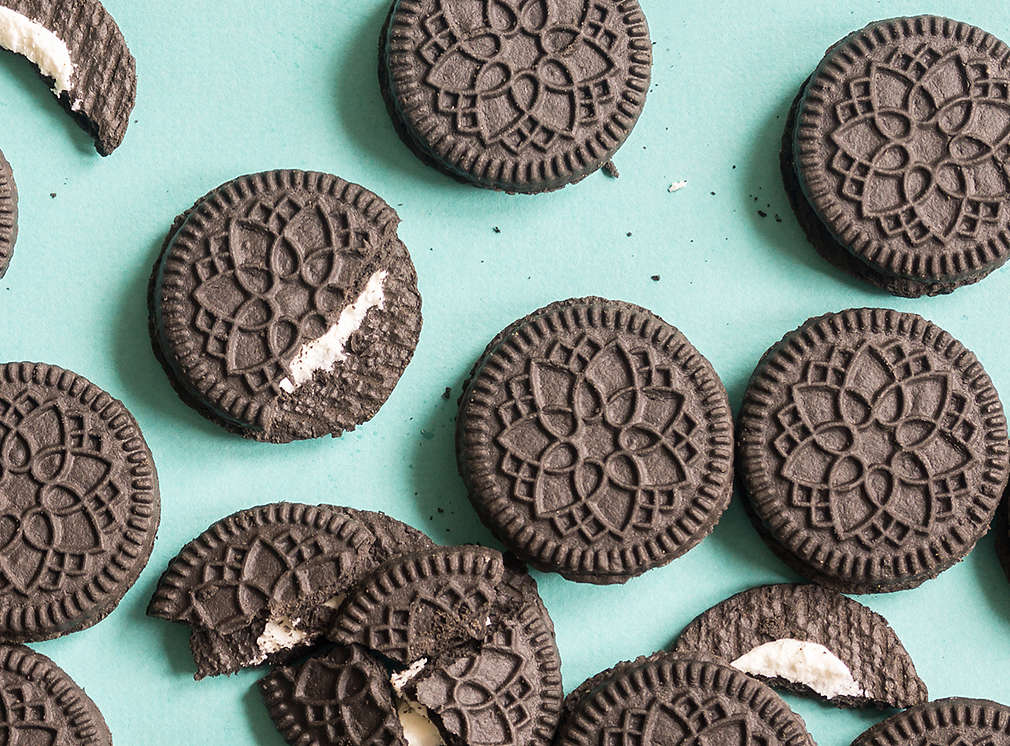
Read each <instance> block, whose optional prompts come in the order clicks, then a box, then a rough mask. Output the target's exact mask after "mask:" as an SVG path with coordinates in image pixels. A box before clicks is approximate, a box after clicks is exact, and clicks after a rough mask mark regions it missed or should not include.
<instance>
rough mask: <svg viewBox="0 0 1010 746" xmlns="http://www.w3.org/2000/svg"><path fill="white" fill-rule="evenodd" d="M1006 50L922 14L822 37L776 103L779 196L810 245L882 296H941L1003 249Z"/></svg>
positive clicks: (1008, 109)
mask: <svg viewBox="0 0 1010 746" xmlns="http://www.w3.org/2000/svg"><path fill="white" fill-rule="evenodd" d="M1008 159H1010V49H1008V48H1007V47H1006V45H1005V44H1003V42H1001V41H1000V40H999V39H996V38H995V37H993V36H991V35H990V34H987V33H986V32H984V31H982V30H981V29H978V28H975V27H974V26H969V25H967V24H964V23H959V22H957V21H952V20H950V19H947V18H939V17H936V16H917V17H914V18H896V19H891V20H886V21H879V22H877V23H873V24H871V25H869V26H867V27H866V28H864V29H862V30H861V31H857V32H855V33H853V34H850V35H849V36H847V37H846V38H845V39H842V40H841V41H840V42H838V43H837V44H835V45H834V46H833V47H831V48H830V49H829V50H828V52H827V54H826V55H825V57H824V59H823V60H822V61H821V63H820V65H819V66H818V67H817V69H816V70H815V71H814V73H813V75H812V76H811V77H810V78H809V79H808V80H807V82H806V83H805V84H804V86H803V88H802V89H801V91H800V94H799V96H798V97H797V99H796V101H795V103H794V105H793V108H792V110H791V112H790V116H789V122H788V124H787V127H786V136H785V139H784V140H783V150H782V168H783V175H784V177H785V181H786V187H787V192H788V193H789V196H790V199H791V200H792V203H793V207H794V209H795V211H796V213H797V216H798V218H799V221H800V223H801V225H802V226H803V228H804V229H805V230H806V232H807V235H808V236H809V238H810V240H811V242H812V243H813V245H814V246H815V247H816V248H817V250H818V251H819V252H821V253H822V254H824V255H825V256H826V257H827V258H828V259H829V260H831V261H832V262H834V263H836V264H840V265H841V266H843V267H845V268H847V269H849V270H850V271H852V272H853V273H854V274H856V275H858V276H860V277H862V278H864V279H866V280H868V281H870V282H872V283H874V284H876V285H879V286H880V287H882V288H884V289H885V290H887V291H888V292H890V293H893V294H895V295H902V296H908V297H917V296H920V295H936V294H939V293H949V292H951V291H953V290H955V289H956V288H958V287H960V286H962V285H967V284H969V283H973V282H977V281H978V280H980V279H982V278H983V277H985V276H986V275H987V274H989V273H990V272H992V271H993V270H994V269H996V268H997V267H999V266H1000V265H1002V264H1003V263H1004V262H1005V261H1006V259H1007V256H1008V255H1010V230H1008V223H1010V172H1008V171H1007V169H1006V167H1005V165H1004V164H1005V163H1006V162H1007V161H1008Z"/></svg>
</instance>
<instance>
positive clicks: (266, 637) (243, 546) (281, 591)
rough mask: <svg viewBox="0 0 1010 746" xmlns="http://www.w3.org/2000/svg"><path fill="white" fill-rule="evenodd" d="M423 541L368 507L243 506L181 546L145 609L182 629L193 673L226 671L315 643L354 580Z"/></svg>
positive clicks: (199, 675) (277, 658)
mask: <svg viewBox="0 0 1010 746" xmlns="http://www.w3.org/2000/svg"><path fill="white" fill-rule="evenodd" d="M400 542H403V543H400ZM429 546H431V541H430V540H429V539H428V538H427V537H424V536H423V535H421V534H420V533H419V532H416V531H414V530H413V529H410V528H409V527H406V526H402V524H399V522H398V521H395V520H394V519H392V518H389V517H388V516H384V515H381V514H377V513H368V512H364V511H354V510H350V509H344V508H337V507H333V506H326V505H321V506H309V505H301V504H297V503H275V504H272V505H264V506H261V507H258V508H251V509H249V510H244V511H241V512H238V513H235V514H234V515H231V516H229V517H227V518H225V519H223V520H221V521H218V522H217V523H215V524H214V525H213V526H211V527H210V528H208V529H207V530H206V531H205V532H204V533H203V534H201V535H200V536H199V537H197V538H196V539H194V540H193V541H192V542H190V543H189V544H187V545H186V546H185V547H184V548H183V550H182V551H181V552H180V553H179V555H178V556H177V557H176V558H175V559H173V560H172V561H171V562H170V563H169V566H168V569H167V570H166V572H165V573H164V575H162V578H161V581H160V582H159V584H158V589H157V591H156V592H155V594H154V597H153V598H152V599H151V603H150V605H149V607H148V611H147V613H148V614H150V615H151V616H156V617H160V618H162V619H167V620H169V621H174V622H180V623H184V624H188V625H189V626H190V627H191V629H192V632H191V636H190V648H191V649H192V652H193V658H194V661H195V662H196V664H197V673H196V678H197V679H200V678H203V677H205V676H215V675H219V674H225V673H233V672H235V671H238V670H240V669H243V668H248V667H251V666H257V665H260V664H262V663H264V662H268V661H269V662H273V661H282V660H285V659H286V658H288V657H290V655H291V654H292V653H293V652H294V651H297V650H300V649H302V648H305V647H307V646H310V645H312V644H314V643H316V642H317V641H318V640H319V638H320V637H321V636H322V634H323V632H324V631H325V630H327V629H328V628H329V626H330V624H331V620H332V616H333V614H334V613H335V611H336V608H337V607H338V606H339V605H340V602H341V600H342V594H343V593H345V592H346V591H347V589H348V588H350V587H351V586H352V585H353V584H354V583H355V582H356V581H358V580H359V579H360V578H361V577H362V576H363V575H365V574H366V573H368V572H370V571H371V570H373V569H375V568H376V567H377V566H379V565H380V564H381V563H382V562H385V561H387V560H388V559H389V558H390V557H391V556H394V554H396V553H398V552H408V551H416V550H418V549H421V548H426V547H429Z"/></svg>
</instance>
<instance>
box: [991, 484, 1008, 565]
mask: <svg viewBox="0 0 1010 746" xmlns="http://www.w3.org/2000/svg"><path fill="white" fill-rule="evenodd" d="M1008 512H1010V505H1008V502H1007V499H1006V498H1004V500H1003V502H1002V503H1000V507H999V509H998V510H997V511H996V519H995V520H994V521H993V531H995V532H996V556H998V557H999V561H1000V564H1001V565H1003V572H1004V573H1006V577H1007V580H1010V515H1008Z"/></svg>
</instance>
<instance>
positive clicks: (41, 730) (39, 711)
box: [0, 680, 76, 746]
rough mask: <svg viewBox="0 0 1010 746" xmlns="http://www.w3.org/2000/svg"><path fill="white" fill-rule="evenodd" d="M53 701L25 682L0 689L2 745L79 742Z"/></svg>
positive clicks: (32, 745) (0, 732)
mask: <svg viewBox="0 0 1010 746" xmlns="http://www.w3.org/2000/svg"><path fill="white" fill-rule="evenodd" d="M57 713H58V711H57V710H56V706H55V704H54V703H53V701H52V698H51V697H50V696H48V695H47V694H46V693H45V692H40V691H38V690H37V689H36V687H35V686H34V685H33V684H31V683H29V682H28V681H25V680H19V681H12V682H10V683H9V684H7V685H5V686H4V687H2V688H0V743H3V744H10V745H11V746H17V745H18V744H27V745H29V746H35V744H38V745H39V746H57V745H58V744H63V743H71V742H73V741H75V740H76V739H75V738H74V735H73V734H72V733H70V732H69V730H68V729H67V727H66V725H65V724H64V723H63V722H61V718H60V717H59V715H58V714H57Z"/></svg>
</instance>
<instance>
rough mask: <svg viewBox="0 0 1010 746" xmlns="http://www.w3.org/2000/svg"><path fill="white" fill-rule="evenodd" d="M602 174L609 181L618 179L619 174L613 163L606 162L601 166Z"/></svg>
mask: <svg viewBox="0 0 1010 746" xmlns="http://www.w3.org/2000/svg"><path fill="white" fill-rule="evenodd" d="M603 173H605V174H606V175H607V176H609V177H610V178H611V179H620V178H621V172H620V171H618V170H617V166H616V165H615V164H614V162H613V161H607V162H606V163H604V164H603Z"/></svg>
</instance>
